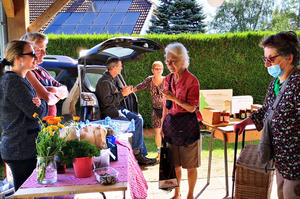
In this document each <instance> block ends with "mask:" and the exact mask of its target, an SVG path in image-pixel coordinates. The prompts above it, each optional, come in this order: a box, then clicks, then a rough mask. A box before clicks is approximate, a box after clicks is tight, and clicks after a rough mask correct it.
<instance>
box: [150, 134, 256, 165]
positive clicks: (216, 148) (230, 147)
mask: <svg viewBox="0 0 300 199" xmlns="http://www.w3.org/2000/svg"><path fill="white" fill-rule="evenodd" d="M202 135H203V136H202V154H201V155H202V159H208V155H209V139H210V137H209V133H202ZM145 142H146V147H147V150H148V154H149V155H148V157H156V156H157V151H156V144H155V140H154V137H148V138H145ZM250 143H251V144H254V145H258V144H259V140H257V141H254V142H245V145H246V144H250ZM240 150H241V143H239V145H238V153H237V154H239V152H240ZM227 153H228V161H230V162H233V158H234V143H229V144H227ZM213 158H214V159H217V160H219V161H220V162H222V164H223V161H224V145H223V141H221V140H218V139H214V143H213Z"/></svg>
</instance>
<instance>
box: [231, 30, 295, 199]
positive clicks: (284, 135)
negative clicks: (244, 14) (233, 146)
mask: <svg viewBox="0 0 300 199" xmlns="http://www.w3.org/2000/svg"><path fill="white" fill-rule="evenodd" d="M260 46H261V47H262V48H263V49H264V56H263V61H264V63H265V67H266V70H267V71H268V73H269V74H270V75H271V76H272V77H273V80H272V81H271V83H270V84H269V87H268V91H267V94H266V98H265V101H264V103H263V106H262V108H261V109H259V110H257V111H256V112H254V113H253V114H252V115H251V116H250V117H248V118H246V119H244V120H243V121H242V122H241V123H239V124H236V125H235V126H234V130H235V131H238V132H239V133H242V132H243V130H244V129H245V126H247V125H249V124H253V123H254V124H255V126H256V129H257V130H258V131H260V130H262V129H263V134H264V135H269V136H268V138H269V139H270V146H271V147H270V148H271V149H272V151H271V152H272V155H273V157H272V158H273V160H274V162H275V168H276V180H277V194H278V198H279V199H287V198H289V199H290V198H295V199H296V198H298V199H299V198H300V70H299V68H298V65H299V60H300V43H299V39H298V37H297V34H296V33H295V32H292V31H288V32H280V33H277V34H275V35H271V36H269V37H267V38H265V39H264V40H263V41H262V42H261V43H260ZM281 88H282V89H281ZM281 93H282V94H281ZM276 101H278V103H277V102H276ZM276 104H277V105H276ZM262 139H265V138H264V136H263V137H262ZM263 147H264V142H261V144H260V149H263Z"/></svg>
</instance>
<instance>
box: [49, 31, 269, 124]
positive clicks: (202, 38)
mask: <svg viewBox="0 0 300 199" xmlns="http://www.w3.org/2000/svg"><path fill="white" fill-rule="evenodd" d="M270 34H274V32H244V33H226V34H214V35H206V34H178V35H166V34H149V35H145V36H143V37H145V38H148V39H152V40H154V41H156V42H158V43H160V44H161V46H162V49H161V50H159V51H157V52H153V53H147V54H144V55H143V58H142V59H141V60H138V61H135V62H127V63H124V68H123V74H124V78H125V80H126V82H127V84H130V85H133V86H135V85H137V84H138V83H140V82H142V81H143V80H144V79H145V78H146V77H147V76H149V75H151V65H152V63H153V62H154V61H156V60H160V61H162V62H163V63H164V60H165V59H164V48H165V46H166V45H168V44H169V43H172V42H181V43H182V44H183V45H184V46H185V47H186V48H187V50H188V52H189V56H190V66H189V70H190V71H191V72H192V73H193V74H194V75H195V76H196V77H197V78H198V80H199V82H200V89H233V95H235V96H237V95H252V96H253V98H254V103H260V104H261V103H263V100H264V98H265V94H266V91H267V87H268V85H269V83H270V81H271V80H272V77H271V76H270V75H269V74H268V72H267V70H266V68H265V67H264V63H263V61H262V60H261V57H262V56H263V49H262V48H260V47H259V43H260V41H261V40H262V39H263V38H264V37H266V36H267V35H270ZM115 36H118V35H72V36H66V35H49V44H48V50H47V51H48V53H49V54H61V55H68V56H71V57H74V58H77V57H78V53H79V50H80V49H88V48H91V47H93V46H95V45H97V44H99V43H101V42H102V41H104V40H106V39H109V38H111V37H115ZM133 36H138V37H140V35H133ZM164 67H165V68H164V69H165V70H164V75H167V74H168V73H169V71H168V69H167V67H166V66H164ZM125 74H126V75H125ZM136 94H137V96H138V99H139V111H140V113H141V115H142V116H143V118H144V127H151V111H152V109H151V98H150V94H149V91H148V90H145V91H141V92H137V93H136Z"/></svg>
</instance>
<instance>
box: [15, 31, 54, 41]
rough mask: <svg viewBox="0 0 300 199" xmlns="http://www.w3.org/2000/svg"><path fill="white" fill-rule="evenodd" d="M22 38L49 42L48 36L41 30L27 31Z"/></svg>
mask: <svg viewBox="0 0 300 199" xmlns="http://www.w3.org/2000/svg"><path fill="white" fill-rule="evenodd" d="M20 40H25V41H29V42H31V43H35V42H37V41H42V42H46V43H48V37H47V36H46V35H44V34H42V33H39V32H27V33H26V34H24V35H23V36H22V37H21V38H20Z"/></svg>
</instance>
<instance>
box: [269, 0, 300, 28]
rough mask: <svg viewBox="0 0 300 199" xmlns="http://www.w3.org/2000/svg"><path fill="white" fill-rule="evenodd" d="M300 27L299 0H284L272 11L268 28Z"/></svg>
mask: <svg viewBox="0 0 300 199" xmlns="http://www.w3.org/2000/svg"><path fill="white" fill-rule="evenodd" d="M299 28H300V0H285V2H284V3H282V4H281V5H280V6H277V7H276V9H275V10H274V12H273V18H272V21H271V23H270V30H273V31H276V32H278V31H283V30H298V29H299Z"/></svg>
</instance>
